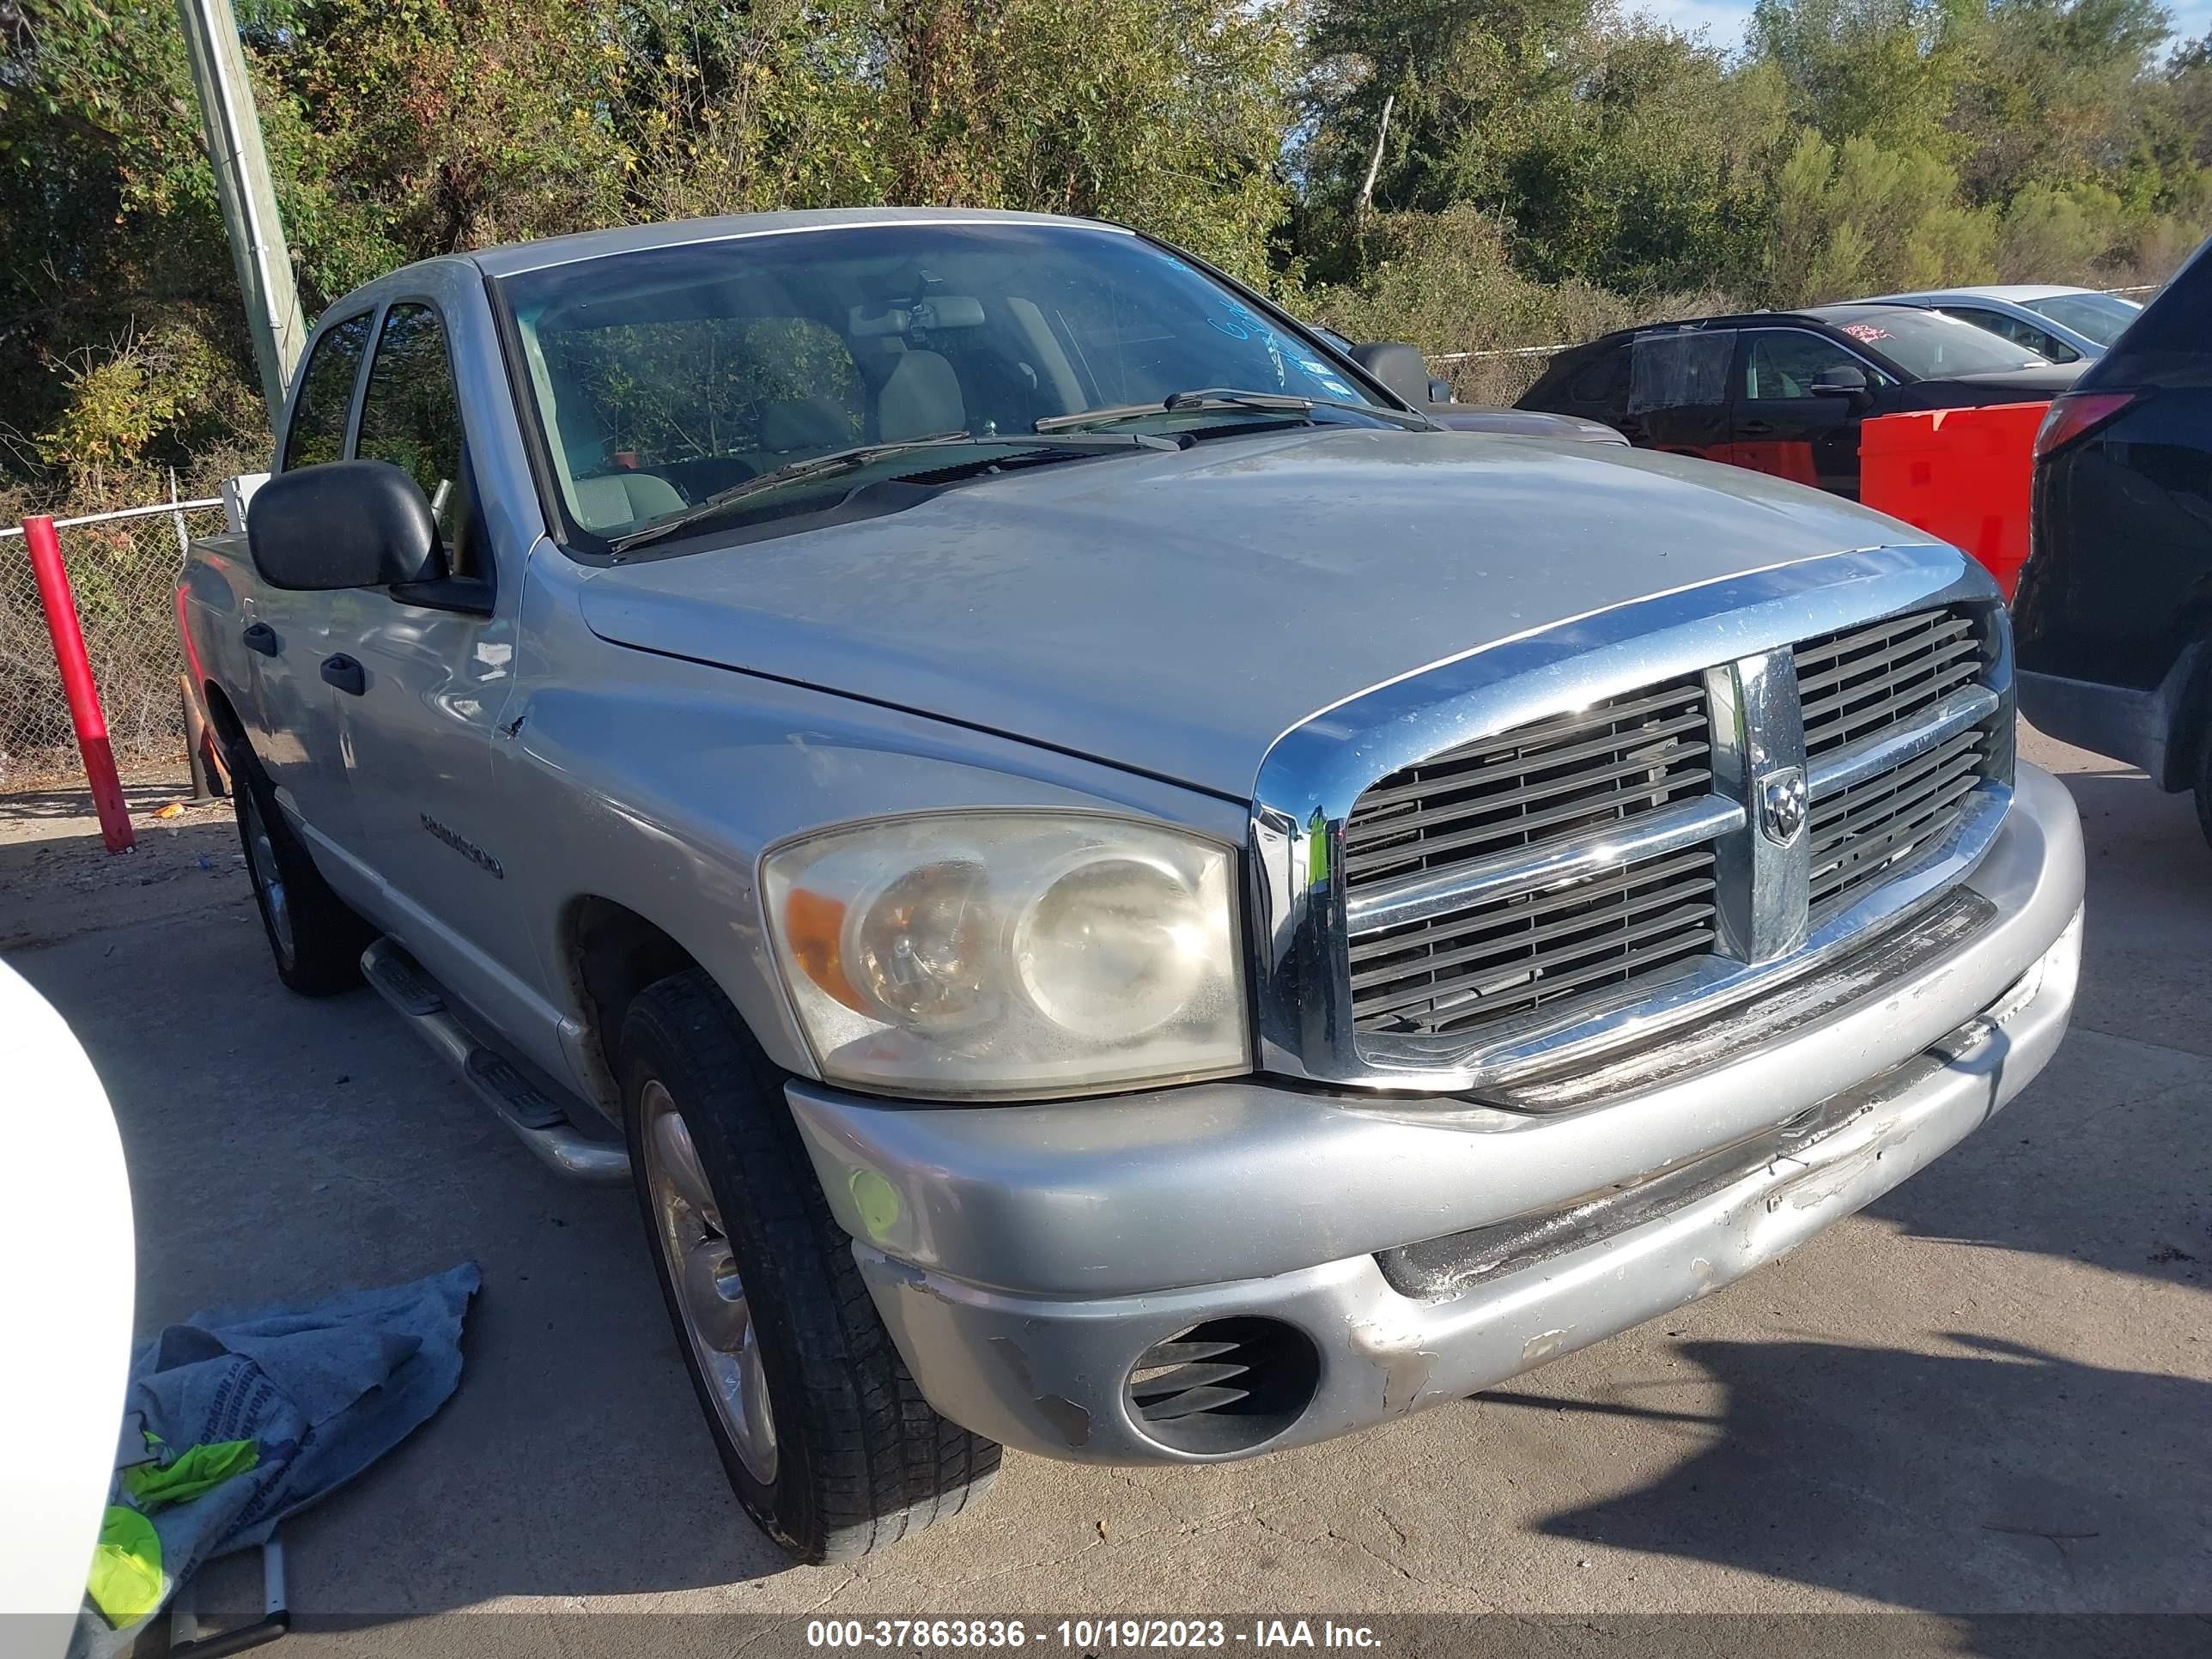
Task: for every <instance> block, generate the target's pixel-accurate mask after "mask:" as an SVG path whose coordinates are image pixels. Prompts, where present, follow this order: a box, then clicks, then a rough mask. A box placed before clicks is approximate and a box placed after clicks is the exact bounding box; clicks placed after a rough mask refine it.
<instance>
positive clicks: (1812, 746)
mask: <svg viewBox="0 0 2212 1659" xmlns="http://www.w3.org/2000/svg"><path fill="white" fill-rule="evenodd" d="M1793 654H1794V656H1795V658H1796V667H1797V701H1798V703H1799V705H1800V707H1801V708H1802V709H1803V711H1804V718H1805V752H1806V754H1807V755H1808V757H1813V758H1814V759H1817V758H1818V757H1820V756H1821V755H1823V754H1825V753H1826V752H1827V751H1828V750H1832V749H1840V748H1842V747H1843V746H1844V744H1847V743H1850V742H1852V741H1854V740H1856V739H1857V738H1863V737H1866V736H1868V735H1869V734H1870V733H1873V732H1880V731H1882V730H1885V729H1886V728H1887V727H1889V726H1899V725H1906V724H1909V723H1911V720H1913V719H1914V717H1915V716H1917V715H1918V714H1921V713H1923V711H1924V710H1926V709H1927V708H1929V706H1930V705H1932V704H1933V703H1935V702H1936V701H1937V700H1938V699H1940V698H1942V697H1943V696H1948V694H1949V693H1951V692H1953V691H1955V690H1958V689H1959V688H1960V686H1962V685H1966V684H1971V683H1972V681H1973V679H1974V678H1975V676H1976V675H1977V674H1978V672H1979V671H1980V670H1981V664H1982V647H1981V642H1980V641H1979V640H1978V638H1977V637H1976V636H1975V633H1974V626H1973V623H1972V619H1971V618H1969V617H1966V616H1963V615H1960V614H1959V613H1956V612H1953V611H1919V612H1917V613H1915V614H1914V615H1911V616H1909V617H1894V618H1893V619H1892V620H1890V621H1888V622H1885V623H1875V625H1873V626H1872V627H1869V628H1857V629H1850V630H1848V631H1846V632H1844V633H1841V634H1832V635H1826V636H1824V637H1822V638H1820V639H1814V640H1807V641H1802V643H1800V644H1799V645H1798V646H1797V647H1796V651H1795V652H1794V653H1793Z"/></svg>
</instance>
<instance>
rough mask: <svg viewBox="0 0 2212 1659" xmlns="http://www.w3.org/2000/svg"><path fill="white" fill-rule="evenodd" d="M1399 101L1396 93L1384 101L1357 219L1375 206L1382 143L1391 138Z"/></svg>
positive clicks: (1381, 157)
mask: <svg viewBox="0 0 2212 1659" xmlns="http://www.w3.org/2000/svg"><path fill="white" fill-rule="evenodd" d="M1397 101H1398V94H1396V93H1395V92H1393V93H1389V94H1385V95H1384V97H1383V118H1382V119H1381V120H1379V121H1377V122H1376V124H1375V153H1374V154H1373V155H1370V156H1369V157H1368V158H1367V177H1366V178H1365V179H1362V180H1361V181H1360V185H1359V206H1358V212H1357V217H1358V218H1361V219H1364V218H1365V217H1366V216H1367V215H1368V211H1369V210H1370V209H1371V208H1373V207H1374V205H1375V175H1376V173H1380V172H1381V171H1382V170H1383V140H1384V139H1385V138H1388V137H1389V136H1390V111H1391V109H1392V107H1393V106H1395V104H1396V103H1397Z"/></svg>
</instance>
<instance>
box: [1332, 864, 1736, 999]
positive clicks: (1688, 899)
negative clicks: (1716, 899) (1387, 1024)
mask: <svg viewBox="0 0 2212 1659" xmlns="http://www.w3.org/2000/svg"><path fill="white" fill-rule="evenodd" d="M1712 890H1713V878H1712V877H1711V875H1710V874H1708V873H1705V872H1703V871H1700V872H1699V873H1698V874H1697V875H1695V876H1692V877H1691V878H1688V879H1686V880H1683V881H1677V882H1669V883H1668V884H1665V885H1664V886H1662V887H1659V888H1657V889H1656V890H1652V891H1650V892H1649V894H1648V896H1638V897H1636V898H1633V899H1631V900H1628V901H1626V902H1623V903H1621V904H1620V905H1617V906H1611V905H1608V906H1596V907H1593V906H1579V907H1577V909H1576V910H1575V912H1573V913H1571V914H1570V915H1565V916H1563V917H1560V918H1559V919H1558V920H1555V921H1550V922H1547V923H1545V924H1543V925H1541V926H1540V927H1528V926H1527V925H1526V924H1525V923H1524V922H1523V921H1522V918H1521V915H1520V913H1519V912H1518V911H1516V910H1514V909H1512V908H1498V909H1496V910H1495V911H1493V912H1492V913H1489V914H1481V913H1478V914H1477V915H1475V916H1474V917H1472V918H1469V919H1468V920H1467V921H1460V920H1459V919H1458V918H1455V919H1454V928H1453V935H1452V937H1453V938H1455V939H1457V940H1459V941H1461V942H1459V943H1453V942H1451V939H1449V938H1446V937H1443V936H1439V935H1438V934H1437V933H1425V934H1422V935H1420V936H1419V937H1418V938H1416V939H1413V940H1412V941H1410V945H1409V948H1408V949H1407V951H1404V952H1403V953H1402V954H1401V956H1400V957H1396V958H1395V959H1392V960H1389V961H1386V962H1384V963H1383V964H1382V965H1381V966H1379V967H1374V968H1369V969H1364V970H1362V971H1359V972H1357V973H1354V974H1353V975H1352V994H1354V995H1355V996H1364V994H1365V993H1366V992H1368V991H1370V990H1372V989H1374V988H1375V987H1377V986H1383V985H1398V984H1403V983H1405V982H1406V981H1407V980H1408V979H1409V978H1413V977H1416V976H1426V977H1428V978H1430V979H1431V980H1433V977H1434V975H1437V974H1439V973H1442V972H1443V971H1444V969H1448V968H1455V967H1457V966H1458V965H1459V964H1460V963H1463V962H1474V961H1476V960H1478V959H1480V958H1485V957H1487V958H1489V959H1490V960H1492V962H1494V963H1496V964H1497V967H1498V971H1499V972H1500V973H1501V974H1502V973H1506V972H1509V971H1510V972H1518V971H1522V970H1523V969H1530V968H1534V967H1535V966H1538V965H1540V963H1541V961H1542V960H1544V959H1545V957H1546V954H1547V951H1546V947H1548V946H1551V945H1557V944H1559V942H1560V941H1561V940H1563V939H1566V940H1577V941H1582V942H1584V943H1585V944H1586V943H1587V942H1588V941H1589V936H1590V935H1592V934H1594V933H1601V932H1603V933H1607V934H1608V936H1612V935H1614V934H1616V933H1618V932H1619V931H1620V930H1625V929H1627V928H1631V927H1636V926H1638V925H1639V924H1640V923H1641V922H1643V921H1644V920H1645V919H1647V918H1648V917H1649V916H1650V915H1651V914H1652V913H1653V912H1655V911H1662V910H1666V911H1674V910H1679V909H1680V908H1682V907H1684V906H1685V905H1693V904H1697V903H1698V902H1699V901H1700V900H1702V899H1705V897H1706V896H1708V895H1710V894H1711V892H1712ZM1701 908H1703V910H1704V912H1705V914H1706V915H1711V912H1712V908H1713V907H1712V905H1711V903H1710V902H1706V903H1705V904H1703V906H1702V907H1701ZM1395 942H1396V941H1393V943H1395ZM1366 1006H1370V1007H1374V1008H1377V1009H1379V1008H1380V1007H1381V1006H1382V1005H1381V1004H1379V1003H1377V1002H1376V1001H1375V1000H1373V999H1367V1000H1366Z"/></svg>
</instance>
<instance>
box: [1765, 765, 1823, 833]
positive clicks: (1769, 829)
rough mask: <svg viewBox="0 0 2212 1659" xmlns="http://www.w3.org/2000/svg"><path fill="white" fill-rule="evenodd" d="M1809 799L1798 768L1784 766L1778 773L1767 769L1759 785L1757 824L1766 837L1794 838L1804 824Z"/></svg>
mask: <svg viewBox="0 0 2212 1659" xmlns="http://www.w3.org/2000/svg"><path fill="white" fill-rule="evenodd" d="M1811 801H1812V795H1811V793H1810V792H1808V790H1807V789H1806V787H1805V774H1804V773H1803V772H1802V770H1800V769H1798V768H1796V767H1795V766H1785V767H1784V768H1783V769H1781V770H1780V771H1779V772H1770V773H1769V774H1767V776H1766V781H1765V782H1764V783H1762V784H1760V785H1759V828H1760V829H1763V830H1765V832H1766V835H1767V836H1768V838H1769V839H1770V840H1772V841H1778V842H1792V841H1795V840H1796V838H1797V832H1798V831H1799V830H1800V829H1803V828H1804V827H1805V812H1806V809H1807V807H1808V805H1810V804H1811Z"/></svg>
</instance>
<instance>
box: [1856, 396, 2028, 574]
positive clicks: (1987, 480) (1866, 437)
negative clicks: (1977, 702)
mask: <svg viewBox="0 0 2212 1659" xmlns="http://www.w3.org/2000/svg"><path fill="white" fill-rule="evenodd" d="M2050 407H2051V405H2050V404H2047V403H2039V404H1990V406H1989V407H1987V408H1984V409H1930V410H1916V411H1915V412H1913V413H1911V414H1910V415H1884V416H1880V417H1879V418H1877V419H1875V420H1871V421H1869V422H1866V423H1865V424H1864V425H1863V426H1862V427H1861V428H1859V499H1860V500H1861V501H1864V502H1865V503H1866V504H1867V505H1868V506H1869V507H1877V508H1879V509H1880V510H1881V511H1882V512H1884V513H1889V514H1890V515H1891V516H1892V517H1893V518H1899V519H1902V520H1905V523H1907V524H1909V525H1912V526H1916V527H1917V528H1918V529H1921V530H1924V531H1926V532H1928V533H1929V534H1930V535H1931V536H1940V537H1942V538H1943V539H1944V540H1945V541H1947V542H1949V543H1950V544H1952V545H1953V546H1954V547H1957V548H1960V549H1962V550H1964V551H1966V552H1967V553H1969V554H1972V556H1974V557H1975V558H1976V559H1977V560H1978V561H1980V562H1981V564H1982V565H1983V567H1984V568H1986V569H1987V570H1988V571H1989V573H1990V574H1991V575H1992V576H1995V577H1996V579H1997V586H1999V587H2001V588H2002V589H2003V590H2004V596H2005V598H2006V599H2011V598H2012V591H2013V587H2014V586H2015V584H2016V583H2017V582H2018V581H2019V580H2020V568H2021V565H2022V564H2024V563H2026V562H2027V498H2028V485H2029V481H2030V479H2031V478H2032V477H2033V473H2034V470H2035V429H2036V428H2038V427H2039V426H2041V425H2042V424H2043V416H2044V411H2045V410H2047V409H2049V408H2050Z"/></svg>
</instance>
